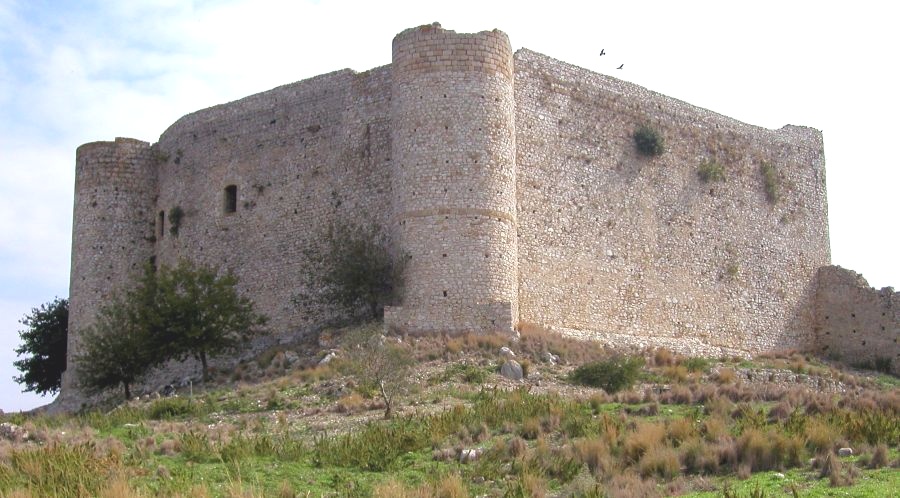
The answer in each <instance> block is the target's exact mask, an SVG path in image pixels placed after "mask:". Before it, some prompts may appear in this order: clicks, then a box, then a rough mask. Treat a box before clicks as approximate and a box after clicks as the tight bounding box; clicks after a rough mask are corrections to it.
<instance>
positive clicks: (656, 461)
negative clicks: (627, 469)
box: [638, 446, 681, 479]
mask: <svg viewBox="0 0 900 498" xmlns="http://www.w3.org/2000/svg"><path fill="white" fill-rule="evenodd" d="M638 469H639V470H640V473H641V476H642V477H650V476H653V475H655V476H659V477H661V478H663V479H673V478H674V477H675V476H677V475H678V473H679V471H680V470H681V463H680V462H679V461H678V453H677V452H676V451H675V450H674V449H673V448H671V447H668V446H654V447H652V448H650V449H649V450H647V451H646V452H645V453H644V455H643V456H642V457H641V460H640V461H639V462H638Z"/></svg>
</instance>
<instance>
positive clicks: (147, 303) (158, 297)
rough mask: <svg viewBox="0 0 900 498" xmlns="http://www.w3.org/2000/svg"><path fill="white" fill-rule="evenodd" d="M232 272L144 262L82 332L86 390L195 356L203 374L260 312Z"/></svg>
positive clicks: (249, 330) (243, 336)
mask: <svg viewBox="0 0 900 498" xmlns="http://www.w3.org/2000/svg"><path fill="white" fill-rule="evenodd" d="M236 285H237V279H236V278H235V277H234V276H233V275H231V274H226V275H223V276H219V275H218V272H217V271H216V270H214V269H212V268H206V267H195V266H194V265H192V264H190V263H188V262H186V261H182V262H181V263H179V264H178V266H176V267H175V268H169V267H166V266H162V267H160V268H159V269H156V268H155V267H153V266H152V265H149V264H148V265H146V266H145V268H144V273H143V275H142V276H141V277H140V278H138V280H137V281H136V282H135V285H134V286H133V287H132V288H131V289H130V290H128V291H127V292H126V293H125V294H124V296H123V297H122V298H120V299H114V300H113V302H112V303H111V304H110V305H109V306H106V307H103V308H102V309H101V310H100V313H99V314H98V316H97V319H96V323H95V325H94V326H93V327H91V328H89V329H87V330H86V331H84V333H83V343H84V345H83V353H82V354H81V355H80V357H79V360H78V363H79V377H80V378H81V382H82V384H83V385H84V386H85V387H86V388H88V389H89V390H94V391H97V390H102V389H106V388H110V387H115V386H117V385H119V384H122V385H123V386H124V388H125V396H126V397H130V395H131V390H130V386H131V385H132V384H133V383H134V382H136V381H137V380H139V379H140V378H141V377H142V376H143V375H144V374H145V373H146V372H147V370H149V369H150V368H151V367H153V366H155V365H158V364H160V363H163V362H165V361H167V360H170V359H181V360H183V359H185V358H186V357H188V356H194V357H196V358H197V359H198V360H200V363H201V365H202V367H203V379H204V380H207V379H208V377H209V366H208V363H207V361H208V358H209V357H210V356H215V355H218V354H221V353H225V352H229V351H233V350H234V349H235V348H237V347H238V346H240V345H242V344H243V343H244V342H245V341H246V340H247V339H249V337H250V336H251V335H253V334H255V333H257V332H258V331H259V328H258V327H259V326H261V325H262V324H263V323H265V321H266V319H265V317H263V316H262V315H259V314H257V313H255V312H254V311H253V303H252V302H251V301H250V300H249V299H246V298H243V297H240V296H239V295H238V294H237V290H236V288H235V286H236Z"/></svg>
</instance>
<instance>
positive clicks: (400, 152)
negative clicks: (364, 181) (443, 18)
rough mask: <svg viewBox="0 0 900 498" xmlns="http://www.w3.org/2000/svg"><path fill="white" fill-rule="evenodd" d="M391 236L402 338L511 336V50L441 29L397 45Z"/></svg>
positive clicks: (389, 312)
mask: <svg viewBox="0 0 900 498" xmlns="http://www.w3.org/2000/svg"><path fill="white" fill-rule="evenodd" d="M392 71H393V84H392V102H391V123H392V133H393V138H392V144H393V150H392V160H393V165H394V167H393V169H392V173H393V174H392V182H393V213H394V218H393V229H394V233H395V237H396V240H397V242H398V248H399V251H400V253H401V255H402V256H404V257H406V258H407V262H406V264H405V272H404V292H403V297H402V306H399V307H392V308H388V309H386V311H385V325H386V326H387V327H388V328H391V329H394V330H401V331H405V332H463V331H479V332H483V331H502V332H511V331H512V329H513V327H514V325H515V320H516V317H517V315H518V310H517V293H518V289H517V287H518V281H517V278H516V271H517V270H516V268H517V264H516V259H517V256H516V253H517V251H516V202H515V188H516V172H515V101H514V96H513V67H512V49H511V47H510V45H509V39H508V38H507V37H506V35H505V34H504V33H502V32H500V31H496V30H495V31H484V32H481V33H475V34H457V33H455V32H453V31H449V30H444V29H442V28H441V27H440V25H437V24H435V25H431V26H422V27H419V28H415V29H409V30H406V31H404V32H402V33H400V34H399V35H397V36H396V37H395V38H394V42H393V63H392Z"/></svg>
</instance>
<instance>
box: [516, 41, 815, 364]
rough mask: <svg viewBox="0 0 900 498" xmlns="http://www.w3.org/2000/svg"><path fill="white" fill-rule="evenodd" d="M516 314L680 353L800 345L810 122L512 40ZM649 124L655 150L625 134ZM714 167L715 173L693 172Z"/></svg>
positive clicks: (811, 193)
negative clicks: (611, 72)
mask: <svg viewBox="0 0 900 498" xmlns="http://www.w3.org/2000/svg"><path fill="white" fill-rule="evenodd" d="M515 64H516V81H515V87H516V106H517V109H516V125H517V135H516V143H517V150H518V156H517V163H518V177H517V182H518V214H519V282H520V295H519V305H520V314H521V320H522V322H523V326H537V327H544V328H551V329H556V330H559V331H561V332H567V333H570V334H574V335H578V336H582V337H585V338H591V339H599V340H604V341H607V342H610V343H614V344H620V345H624V344H630V345H636V346H646V345H653V344H658V345H663V346H669V347H672V348H675V349H678V350H689V351H690V352H694V353H706V354H719V353H726V352H728V353H754V352H760V351H772V350H780V349H791V348H801V349H808V348H811V347H812V345H813V342H814V335H813V333H812V330H813V320H812V307H811V303H812V298H813V293H814V278H815V274H816V271H817V269H818V268H819V267H820V266H822V265H826V264H828V263H829V258H830V255H829V242H828V232H827V226H828V223H827V206H826V197H825V168H824V167H825V159H824V153H823V144H822V136H821V133H819V132H818V131H816V130H812V129H809V128H801V127H794V126H786V127H784V128H782V129H781V130H767V129H763V128H759V127H755V126H750V125H746V124H743V123H740V122H738V121H736V120H733V119H730V118H727V117H724V116H721V115H718V114H715V113H712V112H709V111H706V110H704V109H700V108H697V107H694V106H690V105H688V104H685V103H683V102H680V101H677V100H674V99H671V98H668V97H665V96H663V95H660V94H657V93H654V92H651V91H648V90H646V89H644V88H641V87H638V86H637V85H633V84H630V83H627V82H624V81H620V80H617V79H615V78H611V77H608V76H605V75H601V74H597V73H593V72H591V71H588V70H585V69H582V68H578V67H575V66H572V65H569V64H566V63H563V62H559V61H556V60H554V59H551V58H549V57H546V56H543V55H540V54H537V53H534V52H530V51H527V50H521V51H519V52H517V53H516V57H515ZM642 124H647V125H649V126H651V127H652V128H655V129H656V130H658V131H659V132H660V133H661V134H662V136H663V137H664V138H665V142H666V152H665V153H664V154H662V155H661V156H659V157H646V156H642V155H640V154H639V153H638V152H637V150H636V147H635V143H634V140H633V138H632V134H633V132H634V131H635V130H636V129H637V127H638V126H640V125H642ZM710 167H715V168H721V170H722V172H723V174H724V178H723V179H721V180H715V179H707V180H704V179H703V178H701V170H702V169H703V168H710Z"/></svg>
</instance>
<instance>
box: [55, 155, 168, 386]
mask: <svg viewBox="0 0 900 498" xmlns="http://www.w3.org/2000/svg"><path fill="white" fill-rule="evenodd" d="M156 173H157V161H156V158H155V156H154V154H153V152H152V151H151V148H150V144H148V143H146V142H141V141H139V140H133V139H128V138H117V139H116V140H115V141H114V142H92V143H88V144H84V145H82V146H81V147H79V148H78V150H77V152H76V155H75V205H74V210H73V220H72V269H71V274H70V283H69V331H70V332H69V335H68V345H67V347H68V357H67V362H66V372H65V374H64V376H63V390H64V391H70V390H72V389H73V388H74V384H75V376H74V371H75V368H74V367H75V363H74V358H75V357H76V355H78V354H79V352H80V349H81V348H80V334H79V333H78V332H79V331H81V330H83V329H84V328H86V327H88V326H89V325H90V324H92V323H93V321H94V316H95V315H96V313H97V311H98V310H99V309H100V307H101V306H103V305H105V304H108V303H109V299H110V297H111V296H112V295H113V294H114V293H115V292H116V291H119V290H121V289H122V288H124V287H126V286H127V285H129V284H130V283H131V278H130V277H131V276H132V275H134V274H137V273H139V272H140V271H141V269H142V268H143V265H144V264H145V263H147V262H148V261H149V260H150V258H151V257H153V249H154V248H153V243H154V242H153V211H154V200H155V197H156V187H157V181H156V180H157V177H156Z"/></svg>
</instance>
